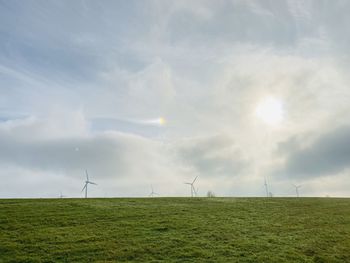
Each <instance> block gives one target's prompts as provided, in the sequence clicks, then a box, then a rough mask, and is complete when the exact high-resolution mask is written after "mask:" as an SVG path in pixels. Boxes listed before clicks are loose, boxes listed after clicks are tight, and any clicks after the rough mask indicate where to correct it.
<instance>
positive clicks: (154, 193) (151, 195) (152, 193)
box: [149, 185, 158, 197]
mask: <svg viewBox="0 0 350 263" xmlns="http://www.w3.org/2000/svg"><path fill="white" fill-rule="evenodd" d="M151 189H152V192H151V193H150V194H149V197H154V196H155V195H158V194H157V193H156V192H154V191H153V185H151Z"/></svg>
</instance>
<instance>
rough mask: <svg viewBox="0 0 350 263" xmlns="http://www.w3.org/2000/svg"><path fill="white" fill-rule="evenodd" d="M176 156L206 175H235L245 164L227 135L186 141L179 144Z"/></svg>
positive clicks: (231, 139)
mask: <svg viewBox="0 0 350 263" xmlns="http://www.w3.org/2000/svg"><path fill="white" fill-rule="evenodd" d="M178 156H179V158H180V159H181V161H182V162H183V163H184V164H185V165H187V166H189V167H191V168H192V169H194V170H195V171H197V172H198V174H200V175H204V176H208V177H215V176H236V175H238V174H239V173H240V172H242V170H243V169H244V168H245V167H246V165H247V161H246V160H245V159H244V158H243V156H242V154H241V152H240V150H239V148H238V147H237V145H236V143H235V141H234V140H233V138H232V137H230V136H227V135H216V136H211V137H203V138H199V139H191V140H190V141H186V142H184V143H183V144H182V145H180V147H179V149H178Z"/></svg>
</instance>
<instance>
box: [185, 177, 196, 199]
mask: <svg viewBox="0 0 350 263" xmlns="http://www.w3.org/2000/svg"><path fill="white" fill-rule="evenodd" d="M197 177H198V176H196V178H194V180H193V181H192V183H187V182H186V183H185V184H188V185H190V186H191V197H193V196H196V195H197V192H196V189H195V188H194V182H195V181H196V180H197Z"/></svg>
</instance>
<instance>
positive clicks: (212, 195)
mask: <svg viewBox="0 0 350 263" xmlns="http://www.w3.org/2000/svg"><path fill="white" fill-rule="evenodd" d="M207 197H215V194H214V192H212V191H208V192H207Z"/></svg>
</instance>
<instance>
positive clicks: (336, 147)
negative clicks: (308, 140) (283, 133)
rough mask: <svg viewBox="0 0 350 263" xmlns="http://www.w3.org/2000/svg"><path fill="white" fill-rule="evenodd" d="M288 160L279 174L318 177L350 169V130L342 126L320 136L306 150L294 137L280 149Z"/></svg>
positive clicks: (281, 145) (280, 146)
mask: <svg viewBox="0 0 350 263" xmlns="http://www.w3.org/2000/svg"><path fill="white" fill-rule="evenodd" d="M278 153H279V154H281V155H284V156H285V158H286V161H285V165H284V167H283V169H281V170H279V171H278V173H283V174H286V175H288V176H290V177H318V176H323V175H330V174H336V173H339V172H341V171H343V170H345V169H346V168H349V167H350V127H349V126H343V127H339V128H337V129H334V130H333V131H331V132H329V133H326V134H324V135H321V136H320V137H318V138H317V139H316V140H315V141H314V142H313V143H312V144H311V145H309V146H306V147H303V140H302V139H301V138H296V137H293V138H291V139H289V140H288V141H286V142H284V143H281V144H280V145H279V150H278Z"/></svg>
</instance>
